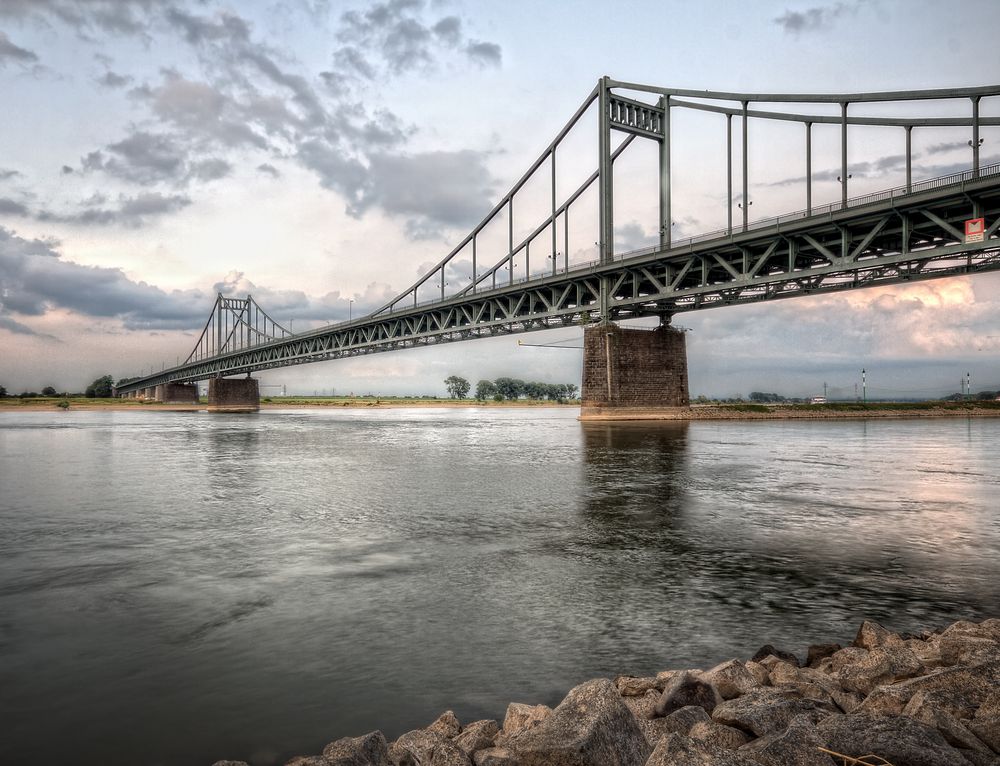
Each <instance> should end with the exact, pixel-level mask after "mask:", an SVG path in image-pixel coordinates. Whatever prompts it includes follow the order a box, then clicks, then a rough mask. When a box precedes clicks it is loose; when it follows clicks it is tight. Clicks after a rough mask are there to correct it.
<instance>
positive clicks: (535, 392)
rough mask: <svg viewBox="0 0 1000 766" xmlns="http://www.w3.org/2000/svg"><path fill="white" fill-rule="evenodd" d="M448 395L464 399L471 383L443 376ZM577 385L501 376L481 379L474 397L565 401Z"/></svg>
mask: <svg viewBox="0 0 1000 766" xmlns="http://www.w3.org/2000/svg"><path fill="white" fill-rule="evenodd" d="M444 384H445V387H446V388H447V389H448V396H450V397H451V398H452V399H466V398H468V396H469V392H470V391H471V390H472V384H471V383H469V381H467V380H466V379H465V378H462V377H459V376H458V375H451V376H449V377H447V378H445V381H444ZM576 392H577V386H576V384H574V383H540V382H537V381H528V380H520V379H519V378H508V377H502V378H497V379H496V380H481V381H479V382H478V383H477V384H476V391H475V398H476V399H477V400H478V401H481V402H486V401H495V402H502V401H504V400H507V401H513V400H515V399H533V400H535V401H541V400H543V399H544V400H548V401H551V402H566V401H567V400H569V399H574V398H576Z"/></svg>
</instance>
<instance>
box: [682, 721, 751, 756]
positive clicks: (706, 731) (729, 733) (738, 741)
mask: <svg viewBox="0 0 1000 766" xmlns="http://www.w3.org/2000/svg"><path fill="white" fill-rule="evenodd" d="M688 736H689V737H691V739H693V740H696V741H698V742H705V743H707V744H709V745H714V746H715V747H721V748H722V749H723V750H736V749H737V748H740V747H743V745H745V744H746V743H747V742H749V741H750V737H748V736H747V735H746V734H744V733H743V732H742V731H740V730H739V729H734V728H733V727H732V726H726V725H725V724H724V723H716V722H715V721H698V723H696V724H695V725H694V726H692V727H691V730H690V731H689V732H688Z"/></svg>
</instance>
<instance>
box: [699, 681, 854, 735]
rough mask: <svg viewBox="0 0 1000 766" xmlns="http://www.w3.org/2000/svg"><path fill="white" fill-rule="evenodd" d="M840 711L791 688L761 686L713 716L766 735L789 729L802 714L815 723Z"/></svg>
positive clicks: (746, 729)
mask: <svg viewBox="0 0 1000 766" xmlns="http://www.w3.org/2000/svg"><path fill="white" fill-rule="evenodd" d="M837 712H839V711H838V710H837V708H836V707H835V706H834V705H832V704H830V703H829V702H823V701H821V700H814V699H805V698H803V697H800V696H799V695H798V694H797V693H795V692H792V691H788V690H780V689H769V688H761V689H755V690H754V691H752V692H750V693H748V694H744V695H743V696H742V697H737V698H736V699H732V700H727V701H725V702H723V703H722V704H721V705H719V706H718V707H716V708H715V711H714V712H713V713H712V718H713V720H715V721H717V722H718V723H724V724H726V725H727V726H735V727H736V728H737V729H742V730H743V731H745V732H749V733H750V734H753V735H754V736H756V737H762V736H764V735H765V734H769V733H771V732H772V731H781V730H783V729H785V727H787V726H788V724H789V723H791V721H792V719H793V718H795V717H796V716H798V715H805V716H807V717H808V718H809V720H811V721H814V722H815V721H818V720H820V719H822V718H825V717H826V716H829V715H832V714H833V713H837Z"/></svg>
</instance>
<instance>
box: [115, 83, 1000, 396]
mask: <svg viewBox="0 0 1000 766" xmlns="http://www.w3.org/2000/svg"><path fill="white" fill-rule="evenodd" d="M622 91H631V92H634V93H638V94H639V96H638V97H636V98H632V97H628V96H625V95H622V93H621V92H622ZM650 95H652V96H654V97H655V98H656V101H655V102H652V103H650V102H647V101H643V100H641V98H642V97H644V96H645V97H647V98H648V97H649V96H650ZM998 95H1000V86H991V87H985V88H966V89H946V90H930V91H926V90H925V91H906V92H892V93H873V94H841V95H833V94H825V95H802V94H784V95H782V94H739V93H714V92H702V91H686V90H676V89H662V88H654V87H650V86H645V85H638V84H635V83H624V82H618V81H614V80H610V79H609V78H603V79H602V80H601V81H600V82H599V83H598V85H597V87H596V88H595V89H594V90H593V91H592V92H591V94H590V95H589V96H588V97H587V99H585V100H584V102H583V104H581V106H580V108H579V109H578V110H577V111H576V113H575V114H574V115H573V117H572V118H571V119H570V121H569V122H568V123H567V124H566V125H565V126H564V128H563V129H562V130H561V131H560V132H559V134H558V135H557V136H556V138H555V139H554V140H553V141H552V143H550V145H549V146H548V147H547V148H546V149H545V151H544V152H543V153H542V154H541V156H540V157H539V158H538V160H536V162H535V163H533V164H532V166H531V167H530V168H529V169H528V171H527V172H526V173H525V174H524V176H522V178H521V179H520V180H519V181H518V182H517V183H516V184H515V185H514V186H513V188H512V189H511V190H510V192H508V194H507V195H506V196H505V197H504V198H503V199H501V200H500V202H499V203H497V205H496V206H495V207H494V208H493V210H492V211H491V212H490V213H489V215H487V216H486V218H484V219H483V221H482V222H480V224H479V225H477V226H476V227H475V228H474V229H473V230H472V232H470V234H469V235H468V236H467V237H466V238H465V239H464V240H463V241H462V242H460V243H459V245H458V246H457V247H456V248H455V249H454V250H452V252H451V253H449V254H448V255H447V256H446V257H445V258H444V259H442V260H441V261H440V262H439V263H438V264H437V265H436V266H435V267H434V268H433V269H432V270H431V271H429V272H428V273H427V274H425V275H424V276H423V277H421V278H420V279H419V280H418V281H417V282H416V283H415V284H414V285H412V286H411V287H410V288H409V289H407V290H406V291H404V292H403V293H401V294H400V295H398V296H397V297H396V298H394V299H393V300H392V301H390V302H388V303H386V304H385V305H384V306H382V307H380V308H379V309H378V310H376V311H374V312H372V313H371V314H369V315H367V316H363V317H359V318H357V319H353V320H351V321H348V322H340V323H337V324H333V325H329V326H326V327H322V328H319V329H316V330H310V331H307V332H303V333H297V334H293V333H291V332H290V331H288V330H287V329H285V328H283V327H282V326H281V325H279V324H278V323H277V322H275V321H274V320H273V319H271V317H269V316H268V315H267V314H266V312H265V311H264V309H262V308H261V307H259V306H258V305H257V304H256V302H255V301H254V300H253V299H252V298H251V297H249V296H248V297H247V298H246V299H238V298H227V297H224V296H222V295H220V296H219V297H218V298H217V300H216V304H215V306H214V308H213V310H212V313H211V315H210V317H209V320H208V322H207V324H206V326H205V329H204V331H203V332H202V335H201V337H200V338H199V341H198V343H197V344H196V346H195V349H194V350H193V351H192V352H191V355H190V356H189V357H188V359H187V360H186V361H185V362H184V363H183V364H180V365H176V366H173V367H170V368H166V369H163V370H162V371H160V372H157V373H153V374H150V375H147V376H143V377H140V378H136V379H133V380H130V381H128V382H123V383H122V385H120V386H119V387H118V389H117V392H118V394H119V395H130V394H131V395H134V393H135V392H142V391H148V390H151V389H155V387H156V386H164V385H167V384H177V383H187V382H192V381H197V380H204V379H218V378H221V377H224V376H232V375H241V374H247V375H249V374H250V373H253V372H256V371H260V370H266V369H271V368H275V367H285V366H289V365H294V364H304V363H309V362H318V361H326V360H331V359H339V358H343V357H347V356H356V355H360V354H369V353H374V352H378V351H390V350H398V349H406V348H414V347H421V346H426V345H431V344H436V343H443V342H451V341H458V340H469V339H474V338H481V337H491V336H497V335H505V334H511V333H519V332H528V331H532V330H543V329H549V328H553V327H566V326H574V325H581V324H582V325H585V326H587V327H591V328H593V327H595V326H602V325H607V324H608V323H610V322H613V321H615V320H623V319H631V318H637V317H646V316H659V317H661V318H663V319H664V321H665V322H669V318H670V317H671V316H672V315H674V314H676V313H680V312H685V311H694V310H698V309H703V308H710V307H713V306H729V305H736V304H743V303H752V302H758V301H766V300H775V299H778V298H787V297H795V296H801V295H809V294H819V293H825V292H833V291H838V290H846V289H856V288H861V287H868V286H873V285H880V284H893V283H899V282H906V281H912V280H921V279H931V278H936V277H945V276H954V275H958V274H971V273H978V272H982V271H991V270H996V269H1000V233H998V228H1000V165H989V166H985V167H982V166H981V165H980V162H979V155H980V144H981V139H980V128H981V127H983V126H997V125H1000V118H997V117H981V116H980V114H979V106H980V101H981V100H982V99H983V98H986V97H991V96H998ZM956 99H960V100H965V101H967V102H968V103H969V104H970V105H971V110H970V114H969V115H968V116H966V117H933V116H932V117H926V116H919V115H918V116H909V117H893V118H881V117H880V118H875V117H860V116H853V115H851V114H850V113H849V106H850V104H854V103H860V102H864V103H885V102H900V103H902V104H904V105H907V106H909V105H915V106H918V104H916V103H915V102H924V101H929V100H956ZM595 102H596V103H597V105H598V108H597V119H598V126H599V131H598V136H599V153H598V154H599V159H600V161H599V164H598V168H597V170H596V171H595V172H593V173H592V174H591V175H590V177H589V178H588V179H586V180H585V181H584V182H583V183H582V184H581V185H580V186H579V187H577V188H575V189H573V190H570V191H568V192H562V193H561V194H560V193H558V192H560V191H561V190H559V189H557V182H556V160H557V152H558V149H559V147H560V144H561V143H562V142H563V141H564V139H565V138H566V136H567V135H568V134H569V132H570V131H571V130H572V128H573V127H574V126H575V125H576V124H577V123H578V122H579V121H580V120H581V119H582V118H583V116H584V114H585V113H586V112H587V111H588V110H590V108H591V106H592V105H593V104H594V103H595ZM726 102H729V103H730V104H738V106H733V105H726ZM782 102H793V103H795V104H796V105H799V106H802V105H806V106H808V105H813V106H814V107H816V106H817V105H825V104H839V105H840V107H841V108H840V116H831V115H829V114H800V113H791V112H774V111H759V110H753V109H750V108H749V107H750V104H751V103H768V104H774V103H782ZM924 108H926V106H924ZM673 109H696V110H702V111H708V112H713V113H719V114H722V115H723V116H724V118H725V120H726V126H727V131H726V134H727V146H726V150H727V159H728V162H727V173H728V183H727V194H728V199H729V204H728V209H727V210H728V212H727V226H726V227H725V228H724V229H722V230H719V231H715V232H711V233H708V234H703V235H701V236H697V237H694V238H691V239H685V240H681V241H672V240H671V236H670V232H671V227H672V223H673V222H672V217H671V151H672V149H671V131H670V114H671V111H672V110H673ZM734 117H735V118H737V119H738V121H739V122H740V123H741V126H742V131H741V139H742V151H741V157H742V163H743V168H742V172H741V174H740V178H741V181H742V187H743V189H742V195H741V197H740V198H741V199H743V200H746V199H747V198H748V168H747V146H748V131H747V125H748V121H749V120H751V119H760V120H783V121H794V122H799V123H801V124H802V125H803V126H804V130H805V157H804V170H805V185H806V207H805V208H804V209H803V210H800V211H797V212H794V213H790V214H786V215H782V216H779V217H776V218H770V219H766V220H759V221H753V222H751V221H750V220H749V219H748V210H749V205H740V206H739V209H740V210H741V217H742V220H741V221H738V222H736V224H735V225H734V222H733V204H732V203H733V175H734V174H733V163H732V158H733V129H732V122H733V118H734ZM824 123H826V124H830V123H835V124H837V125H839V126H840V128H841V130H840V132H841V175H840V177H839V179H838V181H839V183H840V187H841V199H840V200H839V201H837V202H834V203H831V204H826V205H823V206H821V207H816V206H813V204H812V178H813V175H814V174H813V170H812V126H813V125H814V124H824ZM848 126H858V127H860V126H878V127H896V128H899V129H901V131H902V133H903V137H904V141H905V150H906V153H905V162H906V182H905V184H904V185H901V186H898V187H895V188H892V189H886V190H883V191H880V192H876V193H871V194H867V195H864V196H861V197H854V198H852V197H850V196H849V195H848V180H849V178H850V174H849V172H848V162H847V158H848ZM924 127H953V128H956V127H957V128H968V130H969V133H970V140H969V142H968V143H969V146H970V154H971V163H970V166H969V169H968V170H966V171H964V172H961V173H956V174H954V175H949V176H945V177H941V178H934V179H927V180H920V181H914V180H913V178H912V171H911V168H912V156H913V152H912V148H911V146H912V144H911V137H912V132H913V130H914V129H917V128H924ZM612 131H619V132H622V133H624V134H625V137H624V140H622V141H621V142H620V143H619V144H618V145H617V146H616V147H612V140H611V135H612ZM635 138H645V139H647V140H653V141H655V142H657V144H658V146H659V155H658V156H659V162H658V168H657V170H658V179H659V184H658V187H659V200H658V202H659V210H660V224H661V225H660V236H659V242H658V243H657V244H656V245H654V246H651V247H648V248H645V249H643V250H639V251H632V252H628V253H621V254H618V253H615V252H614V248H613V243H614V178H613V170H612V169H613V167H614V162H615V160H616V159H617V158H618V157H619V156H621V155H622V154H623V153H624V152H625V151H626V150H627V148H628V146H629V145H630V144H631V143H632V142H633V140H634V139H635ZM537 174H545V175H549V176H550V178H551V181H550V188H551V211H550V213H549V215H547V216H545V217H544V218H543V219H542V220H541V221H540V222H538V225H537V226H536V227H535V228H534V229H533V230H531V233H530V234H528V235H527V236H526V237H524V238H523V239H521V240H520V241H515V239H514V218H515V215H514V213H515V211H514V202H515V199H516V195H517V194H518V192H520V191H521V190H522V189H523V188H524V186H525V185H526V184H527V183H528V182H529V180H531V179H532V178H533V177H535V176H536V175H537ZM594 185H596V186H597V191H598V194H597V197H598V205H597V207H598V210H597V211H593V210H590V211H586V212H589V214H590V215H593V214H594V212H596V214H597V221H598V230H599V232H600V241H599V242H598V243H596V244H597V245H598V256H599V257H598V258H597V259H596V260H593V261H591V262H588V263H571V262H570V258H569V253H570V252H571V250H570V244H571V243H570V237H569V234H570V225H569V216H570V212H571V210H573V211H576V210H577V209H578V207H580V205H581V204H582V203H581V201H580V198H581V197H582V196H583V195H584V193H585V192H587V191H588V190H589V189H590V188H591V187H592V186H594ZM503 218H506V224H507V227H506V228H507V231H506V233H507V243H506V247H505V248H504V252H503V253H501V256H500V257H499V258H494V259H492V261H491V260H487V261H486V263H488V264H489V265H487V266H486V267H482V263H483V255H482V253H481V252H480V248H481V241H482V239H483V232H484V230H485V229H486V228H487V227H488V226H490V225H491V224H492V225H493V226H494V228H495V227H496V226H497V225H498V222H499V223H500V224H502V223H503V222H504V221H503ZM967 227H968V228H967ZM533 253H534V257H535V266H534V268H532V261H531V258H532V254H533ZM539 253H541V255H539ZM470 257H471V264H472V266H471V273H468V272H466V273H465V275H464V282H463V283H462V286H458V287H454V288H451V281H456V280H455V276H454V275H455V273H456V267H457V266H458V265H459V264H462V263H465V264H467V263H468V262H469V260H470ZM539 263H541V264H542V265H541V267H539V265H538V264H539ZM516 272H517V273H516ZM449 288H451V289H449ZM607 336H608V337H611V334H610V333H608V334H607ZM615 338H616V342H618V341H619V340H620V336H617V335H616V336H615ZM585 345H587V344H585ZM587 347H588V348H590V346H587ZM593 348H594V349H596V348H597V346H596V345H595V346H593ZM674 352H678V353H681V354H683V344H682V345H681V347H680V348H679V349H677V348H675V349H674ZM585 353H591V352H590V351H588V352H585ZM593 353H598V352H597V351H594V352H593ZM602 353H604V354H605V356H604V364H606V365H607V366H608V370H609V372H608V375H607V392H606V397H605V398H606V399H607V400H608V402H611V401H612V400H614V399H616V391H615V390H613V389H615V388H616V384H615V383H614V382H613V380H612V374H611V372H610V370H611V365H612V351H611V349H610V347H608V348H606V349H604V351H603V352H602ZM589 366H592V365H587V364H585V380H584V384H585V385H584V398H585V399H586V398H587V396H588V393H587V389H588V386H587V373H586V368H588V367H589ZM683 373H684V382H683V388H684V390H683V392H682V396H680V399H683V400H684V401H686V396H687V383H686V367H685V368H684V370H683ZM640 374H641V373H640ZM624 377H626V378H627V377H629V376H628V375H625V376H624ZM599 387H603V376H602V377H601V386H599ZM591 388H593V386H591ZM597 395H598V397H599V398H600V396H601V394H600V392H598V394H597ZM668 398H670V397H668ZM674 398H675V399H677V398H678V397H674ZM649 404H652V402H649Z"/></svg>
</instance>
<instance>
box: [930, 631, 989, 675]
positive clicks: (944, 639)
mask: <svg viewBox="0 0 1000 766" xmlns="http://www.w3.org/2000/svg"><path fill="white" fill-rule="evenodd" d="M938 649H939V652H940V656H941V664H942V665H945V666H949V667H950V666H953V665H979V664H981V663H983V662H990V661H991V660H1000V644H998V643H997V642H996V641H994V640H993V639H992V638H983V637H981V636H968V635H964V634H952V635H949V634H948V631H945V632H944V634H942V636H941V638H940V639H939V640H938Z"/></svg>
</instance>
